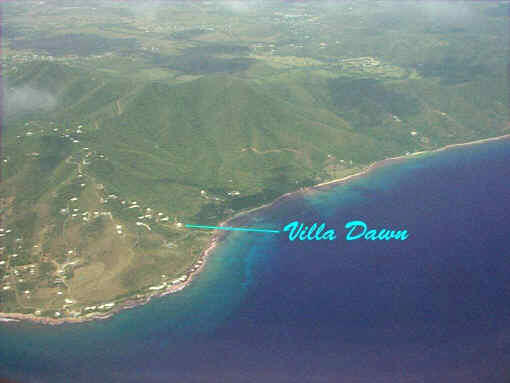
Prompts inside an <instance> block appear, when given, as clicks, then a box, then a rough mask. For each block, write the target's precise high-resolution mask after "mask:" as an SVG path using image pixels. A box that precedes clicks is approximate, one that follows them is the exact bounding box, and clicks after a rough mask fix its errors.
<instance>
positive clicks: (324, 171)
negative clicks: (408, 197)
mask: <svg viewBox="0 0 510 383" xmlns="http://www.w3.org/2000/svg"><path fill="white" fill-rule="evenodd" d="M243 4H244V5H242V4H240V3H236V2H235V3H232V2H203V3H202V2H193V3H184V2H168V3H153V4H144V5H135V3H129V2H103V1H96V2H87V3H84V2H80V1H75V0H65V1H59V2H56V1H46V2H44V3H39V2H32V1H18V2H6V3H3V4H2V8H3V9H2V10H3V17H4V23H3V24H2V28H3V37H4V40H3V42H2V43H3V45H4V47H5V50H4V52H3V57H2V60H3V61H2V64H3V73H4V74H5V81H4V93H5V97H4V130H3V137H2V145H3V147H2V159H1V160H2V182H1V184H0V209H1V210H0V216H1V231H0V247H1V250H0V262H2V263H1V264H0V312H23V313H32V314H35V315H39V316H50V317H55V316H58V317H64V318H65V317H80V316H83V315H86V314H89V313H90V312H93V311H94V310H98V311H99V312H108V310H110V309H112V307H113V306H112V305H109V303H118V302H120V301H122V300H125V299H128V298H130V297H133V296H138V297H140V296H141V297H143V296H146V295H148V294H151V293H152V292H153V291H155V290H154V289H152V290H151V287H153V288H154V287H157V286H160V285H162V284H165V283H166V284H168V283H171V282H172V281H173V280H175V279H176V278H179V277H181V276H187V275H189V273H190V272H191V270H192V269H193V268H194V267H195V266H196V265H197V261H198V259H199V256H200V254H201V252H202V251H203V250H204V248H205V246H206V244H207V242H208V240H210V233H206V232H193V231H189V230H186V229H184V228H183V226H182V224H183V223H194V224H210V225H214V224H218V223H219V222H221V221H222V220H224V219H226V218H228V217H230V216H232V215H233V214H235V213H236V212H239V211H242V210H244V209H248V208H253V207H256V206H259V205H261V204H264V203H267V202H269V201H271V200H273V199H275V198H276V197H278V196H279V195H281V194H283V193H286V192H289V191H293V190H297V189H299V188H301V187H305V186H310V185H313V184H317V183H320V182H324V181H327V180H331V179H334V178H338V177H341V176H345V175H348V174H352V173H354V172H356V171H359V169H362V168H363V167H365V166H367V165H368V164H369V163H371V162H373V161H377V160H381V159H384V158H387V157H391V156H397V155H402V154H406V153H411V152H415V151H421V150H427V149H434V148H437V147H440V146H444V145H446V144H451V143H457V142H465V141H471V140H475V139H479V138H486V137H492V136H497V135H502V134H506V133H509V131H510V130H509V125H508V122H509V118H508V114H507V113H508V101H509V100H508V86H507V79H506V76H507V72H506V68H507V64H508V60H507V58H508V53H509V52H508V47H509V45H508V33H507V26H508V17H507V16H506V15H507V13H505V9H506V8H507V5H505V4H501V5H498V4H489V3H486V4H485V3H469V4H467V3H459V4H454V3H445V4H437V6H436V7H437V8H435V7H431V6H429V5H424V4H420V3H411V2H409V3H404V4H400V3H399V5H396V4H395V3H391V2H386V3H373V2H370V3H355V4H354V3H352V4H351V3H340V4H337V5H333V4H332V3H330V2H328V3H321V2H310V3H306V2H304V3H302V2H299V3H282V2H270V1H262V2H247V3H243ZM445 15H456V16H455V17H446V16H445ZM105 304H106V306H105ZM91 307H94V308H91ZM99 307H101V308H99Z"/></svg>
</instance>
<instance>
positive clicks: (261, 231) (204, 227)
mask: <svg viewBox="0 0 510 383" xmlns="http://www.w3.org/2000/svg"><path fill="white" fill-rule="evenodd" d="M184 226H185V227H189V228H194V229H215V230H230V231H257V232H259V233H279V232H280V230H269V229H250V228H244V227H221V226H204V225H184Z"/></svg>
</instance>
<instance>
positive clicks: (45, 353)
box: [0, 141, 510, 383]
mask: <svg viewBox="0 0 510 383" xmlns="http://www.w3.org/2000/svg"><path fill="white" fill-rule="evenodd" d="M508 164H510V141H499V142H492V143H487V144H482V145H475V146H470V147H463V148H457V149H452V150H448V151H444V152H441V153H437V154H434V155H429V156H426V157H424V158H415V159H411V160H408V161H404V162H401V163H396V164H391V165H388V166H383V167H381V168H379V169H377V170H374V171H373V172H371V173H370V174H368V175H366V176H363V177H359V178H357V179H356V180H353V181H352V182H349V183H346V184H343V185H337V186H334V187H330V188H326V189H323V190H320V191H317V192H313V193H309V194H306V195H298V196H294V197H292V198H288V199H284V200H282V201H280V202H278V203H277V204H276V205H275V206H273V207H271V208H269V209H264V210H262V211H259V212H258V213H256V214H252V215H250V216H249V217H245V218H242V219H240V221H239V222H238V223H239V224H243V225H253V226H256V227H268V228H281V227H282V226H283V225H284V224H285V223H287V222H290V221H292V220H294V219H297V220H302V221H305V222H308V223H311V222H314V221H320V222H322V221H324V222H326V224H327V226H328V227H332V228H335V229H336V230H337V233H338V236H339V238H338V240H336V241H331V242H330V241H320V242H317V241H306V242H301V241H294V242H289V241H288V239H287V238H286V237H285V236H284V235H274V234H263V233H233V234H231V235H228V236H227V237H226V239H225V240H224V242H222V244H221V246H220V247H219V248H218V249H217V250H216V251H215V252H214V254H213V256H212V257H210V258H209V261H208V263H207V265H206V269H205V271H204V272H202V273H201V274H200V275H199V276H198V277H197V278H196V279H195V281H194V282H193V284H192V285H191V286H190V287H189V288H186V289H184V290H183V291H181V292H178V293H176V294H174V295H172V296H167V297H162V298H158V299H155V300H153V301H152V302H151V303H149V304H147V305H144V306H140V307H137V308H134V309H131V310H126V311H124V312H122V313H120V314H118V315H116V316H114V317H113V318H112V319H109V320H106V321H96V322H93V323H85V324H78V325H63V326H57V327H47V326H40V325H34V324H26V323H23V324H2V325H1V326H0V376H5V377H9V378H11V379H15V380H16V381H20V382H68V381H71V379H72V380H73V381H74V382H90V381H98V382H99V381H100V382H170V381H179V382H204V381H207V382H259V381H266V382H331V381H343V382H374V381H377V382H416V381H431V380H434V381H437V382H463V383H464V382H485V381H487V382H489V381H490V382H496V383H499V382H501V383H506V382H507V379H509V378H510V369H509V368H508V366H510V321H509V318H510V306H509V305H508V302H509V301H510V277H509V276H510V250H509V247H508V238H510V231H509V229H508V228H509V227H510V217H509V216H510V214H509V212H510V192H509V191H510V166H509V165H508ZM353 219H361V220H364V221H365V222H366V223H367V224H368V225H369V226H370V227H371V226H374V227H395V228H402V227H404V228H406V229H407V230H408V231H409V233H410V238H409V239H408V240H406V241H393V242H391V241H390V242H379V241H375V242H374V241H345V239H343V236H344V235H345V230H343V225H344V224H345V223H346V222H347V221H350V220H353Z"/></svg>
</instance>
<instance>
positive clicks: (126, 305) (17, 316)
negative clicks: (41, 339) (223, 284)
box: [0, 134, 510, 325]
mask: <svg viewBox="0 0 510 383" xmlns="http://www.w3.org/2000/svg"><path fill="white" fill-rule="evenodd" d="M504 139H510V134H505V135H502V136H497V137H490V138H483V139H479V140H475V141H469V142H464V143H458V144H449V145H446V146H443V147H440V148H437V149H432V150H423V151H419V152H413V153H410V154H404V155H400V156H395V157H389V158H385V159H383V160H379V161H374V162H372V163H371V164H369V165H367V166H366V167H365V168H364V169H363V170H361V171H359V172H357V173H354V174H350V175H348V176H344V177H342V178H338V179H334V180H331V181H326V182H321V183H319V184H316V185H313V186H309V187H306V188H303V189H299V190H295V191H292V192H288V193H285V194H283V195H281V196H279V197H277V198H276V199H274V200H273V201H271V202H268V203H266V204H263V205H261V206H257V207H254V208H251V209H248V210H244V211H240V212H238V213H236V214H235V215H233V216H232V217H230V218H228V219H226V220H225V221H222V222H220V223H219V224H218V226H225V225H226V224H227V223H229V222H231V221H233V220H235V219H239V218H241V217H243V216H245V215H247V214H250V213H253V212H255V211H258V210H262V209H265V208H268V207H271V206H273V205H274V204H276V203H278V202H279V201H280V200H282V199H285V198H288V197H290V196H292V195H296V194H298V193H304V192H312V191H317V190H319V189H321V188H324V187H325V186H328V187H330V186H334V185H338V184H341V183H345V182H347V181H349V180H351V179H354V178H357V177H360V176H363V175H366V174H368V173H369V172H370V171H372V170H374V169H377V168H378V167H380V166H383V165H386V164H388V163H392V162H397V161H401V160H406V159H410V158H416V157H417V156H421V155H428V154H434V153H438V152H441V151H444V150H448V149H453V148H456V147H462V146H471V145H477V144H483V143H487V142H492V141H499V140H504ZM225 235H227V233H223V232H220V231H218V230H215V231H214V232H213V234H212V237H211V239H210V240H209V242H208V246H207V248H206V249H205V250H204V251H203V252H202V254H201V255H200V257H199V260H200V261H202V263H201V264H200V267H198V268H197V269H195V270H193V271H191V272H190V274H189V275H188V278H186V280H185V281H183V282H181V283H179V284H176V285H171V286H167V288H165V289H164V290H163V291H158V292H155V293H150V294H148V295H145V296H143V297H140V298H137V297H133V298H128V299H127V300H126V301H123V302H120V303H119V304H118V306H116V307H115V308H113V309H112V310H110V311H109V312H107V313H104V314H97V313H93V314H90V315H89V316H82V317H78V318H61V319H58V318H50V317H39V316H36V315H33V314H21V313H2V312H0V325H1V324H2V323H20V322H25V321H27V322H32V323H36V324H44V325H60V324H66V323H69V324H71V323H84V322H90V321H95V320H104V319H109V318H111V317H112V316H114V315H115V314H117V313H119V312H120V311H123V310H127V309H131V308H134V307H138V306H141V305H144V304H146V303H149V302H150V301H151V300H152V299H153V298H158V297H163V296H166V295H169V294H173V293H176V292H178V291H181V290H182V289H184V288H185V287H187V286H188V285H189V284H191V282H192V281H193V279H194V277H196V276H197V275H198V274H199V273H200V272H201V271H202V269H203V268H204V266H205V264H206V261H207V258H208V257H209V256H210V255H211V253H212V252H213V250H214V249H215V248H216V247H217V246H218V244H219V243H220V240H221V238H222V237H224V236H225Z"/></svg>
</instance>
